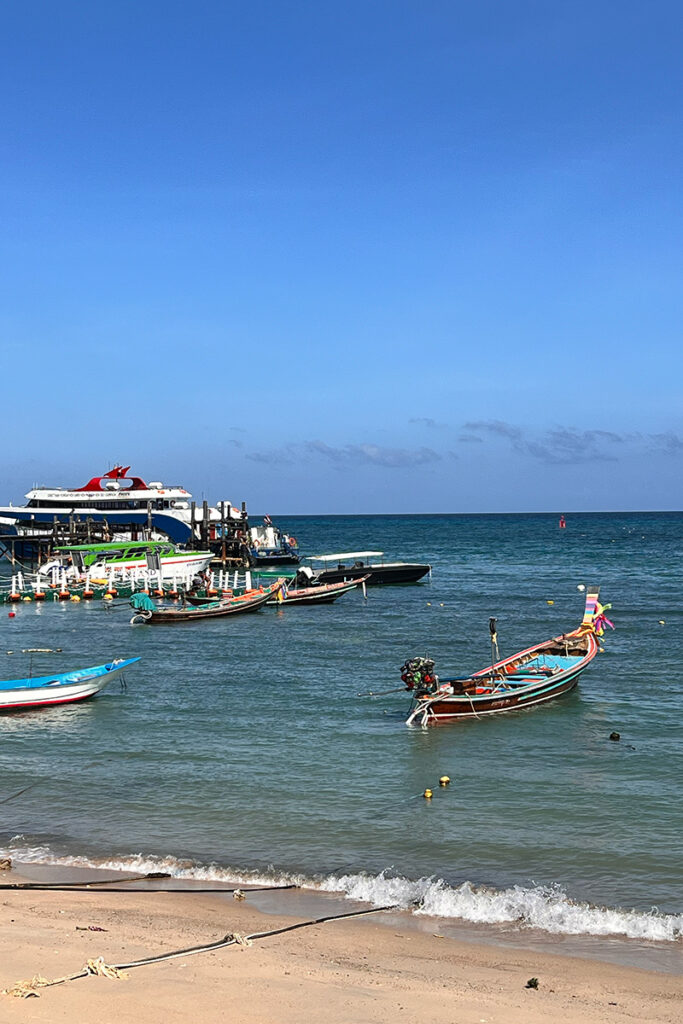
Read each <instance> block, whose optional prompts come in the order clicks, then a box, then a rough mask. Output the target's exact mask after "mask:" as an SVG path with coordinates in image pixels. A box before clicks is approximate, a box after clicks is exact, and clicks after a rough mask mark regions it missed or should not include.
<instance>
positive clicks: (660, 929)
mask: <svg viewBox="0 0 683 1024" xmlns="http://www.w3.org/2000/svg"><path fill="white" fill-rule="evenodd" d="M23 839H24V837H23V836H15V837H14V839H13V840H12V841H11V843H10V845H9V847H8V848H7V849H6V850H5V851H4V853H5V854H6V855H9V856H12V857H13V858H14V859H15V860H16V861H17V862H19V863H34V864H35V863H38V864H50V865H55V866H57V865H61V866H64V867H73V868H93V869H97V870H108V871H127V872H134V873H136V874H138V873H139V874H143V873H147V872H152V871H167V872H169V874H171V875H172V876H173V877H174V878H185V879H188V880H193V881H206V882H223V883H235V884H238V885H273V886H277V885H290V884H295V885H299V886H301V887H304V888H308V889H312V890H317V891H319V892H325V893H330V894H338V895H341V896H344V897H345V898H347V899H350V900H356V901H358V902H362V903H369V904H371V905H372V906H376V907H381V906H389V905H391V906H397V907H398V908H400V909H401V910H405V911H407V912H409V913H413V914H418V915H425V916H429V917H439V918H449V919H452V920H458V921H468V922H472V923H476V924H491V925H506V924H507V925H512V926H514V928H515V929H516V930H517V931H520V930H524V929H532V928H533V929H538V930H540V931H545V932H549V933H552V934H555V935H595V936H602V937H606V936H611V937H616V936H623V937H625V938H629V939H638V940H641V941H642V940H646V941H651V942H676V941H680V940H681V939H683V914H664V913H661V912H660V911H658V910H657V909H656V908H652V909H651V910H649V911H643V910H626V909H622V908H611V907H601V906H596V905H593V904H590V903H585V902H577V901H575V900H573V899H571V898H570V897H569V896H568V895H567V894H566V893H565V892H564V891H563V890H562V889H561V888H560V887H559V886H534V887H533V888H527V887H525V886H521V885H515V886H512V887H510V888H508V889H493V888H487V887H485V886H476V885H473V884H472V883H471V882H463V883H462V884H461V885H458V886H451V885H449V884H448V883H447V882H445V881H444V880H443V879H441V878H435V877H424V878H418V879H416V880H414V879H409V878H405V877H401V876H393V875H389V874H387V873H385V872H381V873H380V874H379V875H371V874H365V873H362V872H361V873H356V874H330V875H325V876H323V877H317V878H311V877H307V876H304V875H300V874H295V873H289V872H282V871H278V870H277V869H275V868H269V869H267V870H265V871H258V870H249V869H246V870H245V869H244V868H235V867H223V866H220V865H217V864H206V865H202V864H198V863H197V862H195V861H191V860H182V859H178V858H176V857H170V856H167V857H157V856H146V855H144V854H132V855H130V856H126V857H120V858H119V857H114V858H99V857H85V856H66V855H64V856H62V855H56V854H54V853H53V852H52V851H51V850H50V848H49V847H47V846H26V845H23V842H22V841H23Z"/></svg>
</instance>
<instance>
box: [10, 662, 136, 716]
mask: <svg viewBox="0 0 683 1024" xmlns="http://www.w3.org/2000/svg"><path fill="white" fill-rule="evenodd" d="M139 660H140V659H139V658H117V659H116V660H115V661H110V662H107V663H106V664H104V665H94V666H93V667H92V668H79V669H75V670H73V671H71V672H56V673H54V674H53V675H49V676H34V677H31V678H28V679H3V680H0V711H16V710H22V709H26V708H37V707H46V706H48V705H50V704H73V703H74V702H75V701H78V700H86V699H87V698H88V697H92V696H94V695H95V694H96V693H98V692H99V691H100V690H102V689H103V688H104V687H105V686H106V685H107V683H109V682H111V680H112V679H113V678H114V677H115V676H120V675H121V673H122V672H123V671H124V670H125V669H127V668H128V667H129V666H130V665H134V664H135V662H136V661H139Z"/></svg>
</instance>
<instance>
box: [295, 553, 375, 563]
mask: <svg viewBox="0 0 683 1024" xmlns="http://www.w3.org/2000/svg"><path fill="white" fill-rule="evenodd" d="M383 555H384V552H383V551H343V552H342V553H341V554H339V555H310V556H309V561H311V562H341V561H342V560H343V559H345V558H381V557H382V556H383Z"/></svg>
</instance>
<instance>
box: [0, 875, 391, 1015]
mask: <svg viewBox="0 0 683 1024" xmlns="http://www.w3.org/2000/svg"><path fill="white" fill-rule="evenodd" d="M276 888H281V887H279V886H278V887H276ZM286 888H295V887H293V886H287V887H286ZM171 891H172V890H171ZM213 891H215V890H213ZM250 891H253V890H250ZM400 909H401V908H400V906H399V905H398V904H392V905H391V906H387V907H371V908H370V909H368V910H352V911H349V913H347V914H332V915H329V916H326V917H316V918H311V919H310V920H308V921H299V922H298V923H297V924H289V925H284V926H283V927H282V928H272V929H271V930H270V931H266V932H252V933H251V934H250V935H240V934H239V933H238V932H228V933H227V935H224V936H223V938H222V939H218V940H216V941H215V942H206V943H202V945H200V946H188V947H186V948H185V949H177V950H172V951H171V952H169V953H159V954H157V955H156V956H148V957H144V958H143V959H141V960H131V961H130V962H129V963H125V964H106V963H105V962H104V959H103V958H102V957H97V958H95V959H92V960H88V962H87V964H86V966H85V967H84V968H83V969H82V970H80V971H76V972H75V973H74V974H68V975H65V976H64V977H62V978H54V979H53V980H52V981H49V980H48V979H47V978H41V977H39V976H36V977H34V978H32V979H31V980H30V981H24V982H18V984H16V985H15V986H13V987H12V988H10V989H4V990H3V994H4V995H13V996H20V997H23V998H26V997H28V996H37V995H38V991H37V990H38V989H39V988H51V987H52V986H54V985H63V984H64V983H65V982H67V981H76V980H77V979H78V978H87V977H88V975H90V974H97V975H100V976H103V977H107V978H122V977H125V974H124V973H123V972H125V971H128V970H131V969H132V968H134V967H145V966H147V965H148V964H158V963H162V962H163V961H164V960H175V959H178V958H179V957H183V956H194V955H195V954H197V953H209V952H212V951H213V950H216V949H224V948H225V947H227V946H234V945H240V946H250V945H251V944H252V942H254V941H255V940H256V939H266V938H271V937H272V936H274V935H283V934H284V933H286V932H293V931H297V930H298V929H299V928H310V927H311V926H312V925H316V924H326V923H327V922H329V921H342V920H345V919H347V918H352V917H363V916H365V915H367V914H380V913H382V912H383V911H385V910H400Z"/></svg>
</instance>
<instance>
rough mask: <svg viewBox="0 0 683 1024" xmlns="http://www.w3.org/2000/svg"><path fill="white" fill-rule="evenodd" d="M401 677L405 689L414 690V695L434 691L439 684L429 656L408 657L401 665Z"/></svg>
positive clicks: (418, 695) (417, 695)
mask: <svg viewBox="0 0 683 1024" xmlns="http://www.w3.org/2000/svg"><path fill="white" fill-rule="evenodd" d="M401 679H402V680H403V682H404V683H405V684H406V690H415V696H416V697H420V696H422V695H424V694H427V693H435V692H436V689H437V687H438V685H439V677H438V676H437V675H436V674H435V672H434V662H433V661H432V659H431V658H409V659H408V661H406V663H405V665H402V666H401Z"/></svg>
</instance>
